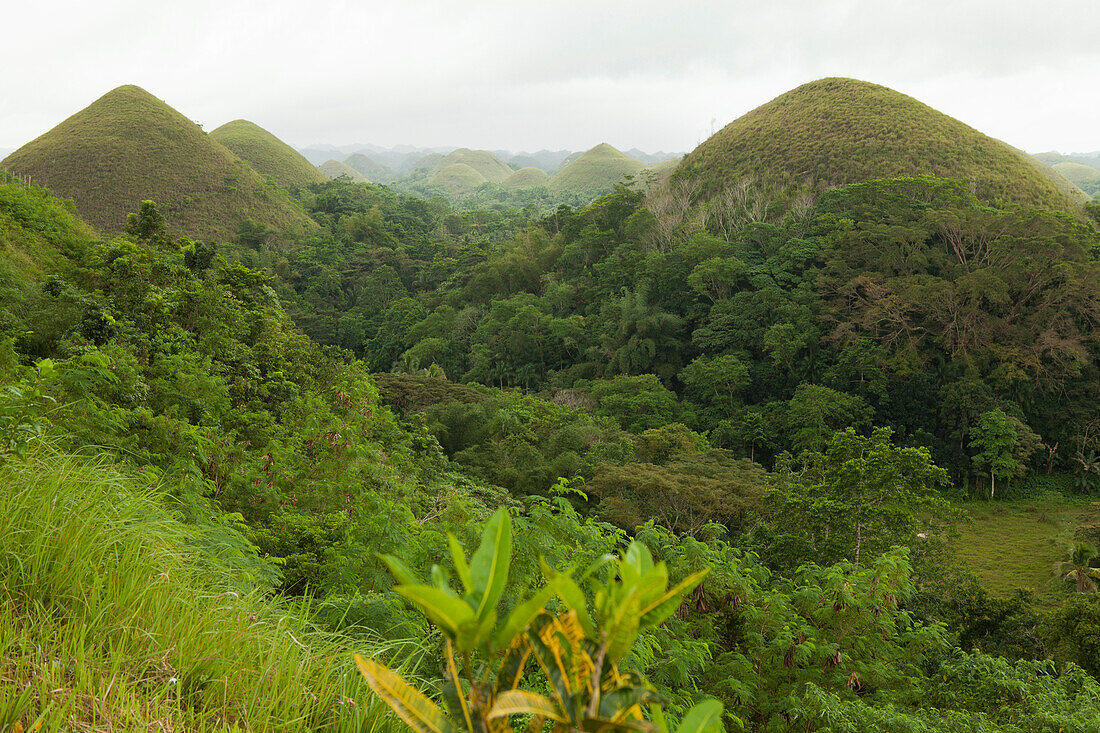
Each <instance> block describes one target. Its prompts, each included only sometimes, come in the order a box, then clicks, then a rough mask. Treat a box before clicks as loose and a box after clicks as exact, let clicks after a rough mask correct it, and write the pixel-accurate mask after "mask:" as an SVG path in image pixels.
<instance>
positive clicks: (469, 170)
mask: <svg viewBox="0 0 1100 733" xmlns="http://www.w3.org/2000/svg"><path fill="white" fill-rule="evenodd" d="M428 183H430V184H432V185H433V186H441V187H443V188H445V189H447V190H448V191H450V192H451V193H465V192H466V191H470V190H472V189H474V188H477V187H478V186H480V185H481V184H483V183H486V178H485V176H483V175H481V173H479V172H478V171H477V170H476V169H474V168H473V167H472V166H469V165H467V164H466V163H452V164H450V165H448V166H445V167H443V168H441V169H439V170H438V171H436V172H435V174H433V175H432V177H431V178H429V179H428Z"/></svg>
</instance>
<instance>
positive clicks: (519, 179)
mask: <svg viewBox="0 0 1100 733" xmlns="http://www.w3.org/2000/svg"><path fill="white" fill-rule="evenodd" d="M549 182H550V175H549V174H548V173H547V172H546V171H544V170H542V169H540V168H535V167H534V166H528V167H526V168H520V169H519V170H518V171H516V172H515V173H513V174H512V175H510V176H508V177H507V178H505V179H504V185H505V186H509V187H510V188H533V187H534V186H545V185H547V184H548V183H549Z"/></svg>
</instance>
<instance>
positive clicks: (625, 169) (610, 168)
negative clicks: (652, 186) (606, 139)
mask: <svg viewBox="0 0 1100 733" xmlns="http://www.w3.org/2000/svg"><path fill="white" fill-rule="evenodd" d="M644 169H645V165H644V164H643V163H640V162H639V161H637V160H634V159H633V158H631V157H629V156H627V155H625V154H623V153H621V152H619V151H618V150H616V149H615V148H613V147H611V146H610V145H608V144H607V143H600V144H599V145H597V146H596V147H594V148H592V149H591V150H589V151H588V152H586V153H584V154H583V155H581V156H580V157H578V158H576V159H575V160H573V161H572V162H570V163H568V164H567V165H566V166H565V167H564V168H562V169H561V170H560V171H558V172H557V174H555V175H554V177H553V178H551V179H550V184H549V188H550V191H551V192H552V193H567V194H575V195H593V196H597V195H599V194H602V193H606V192H608V191H610V190H611V189H612V188H614V187H615V184H616V183H618V182H619V181H621V180H622V178H623V176H628V175H629V176H633V175H638V174H639V173H641V172H642V171H643V170H644Z"/></svg>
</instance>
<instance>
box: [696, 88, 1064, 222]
mask: <svg viewBox="0 0 1100 733" xmlns="http://www.w3.org/2000/svg"><path fill="white" fill-rule="evenodd" d="M1040 166H1042V164H1041V163H1038V162H1036V161H1034V160H1033V159H1031V158H1030V156H1027V155H1025V154H1023V153H1021V152H1020V151H1018V150H1015V149H1014V148H1012V147H1010V146H1008V145H1006V144H1005V143H1003V142H1001V141H1000V140H995V139H993V138H991V137H988V136H986V135H983V134H982V133H980V132H978V131H977V130H975V129H973V128H971V127H969V126H967V125H965V124H963V123H962V122H959V121H958V120H956V119H953V118H951V117H948V116H947V115H945V114H942V113H941V112H937V111H936V110H934V109H932V108H931V107H929V106H927V105H925V104H923V103H921V102H919V101H917V100H916V99H913V98H912V97H908V96H906V95H904V94H901V93H899V92H896V91H894V90H892V89H888V88H886V87H883V86H879V85H877V84H870V83H868V82H864V81H857V80H855V79H840V78H829V79H821V80H819V81H814V82H811V83H809V84H804V85H802V86H800V87H798V88H797V89H794V90H792V91H789V92H787V93H786V94H783V95H781V96H779V97H777V98H775V99H773V100H772V101H770V102H768V103H767V104H764V105H762V106H760V107H757V108H756V109H754V110H753V111H751V112H749V113H747V114H745V115H743V116H742V117H739V118H738V119H736V120H734V121H733V122H731V123H730V124H728V125H726V127H724V128H722V130H720V131H719V132H717V133H715V134H714V135H712V136H711V137H710V138H709V139H708V140H706V141H705V142H703V144H701V145H700V146H699V147H697V148H696V149H695V150H694V151H693V152H691V153H690V154H689V155H687V156H686V157H685V159H684V162H683V163H682V164H681V166H680V168H679V169H678V170H677V172H676V174H675V175H677V176H684V177H691V178H697V179H699V180H700V181H701V182H702V183H703V185H704V188H705V189H708V190H715V189H718V188H721V187H722V186H723V185H726V184H727V183H729V182H730V181H733V180H735V179H737V178H740V177H743V176H756V177H763V178H771V179H778V180H780V181H791V182H794V183H799V184H809V185H811V186H815V187H828V186H836V185H843V184H847V183H856V182H859V181H864V180H868V179H873V178H892V177H898V176H912V175H935V176H942V177H947V178H959V179H964V180H969V181H972V182H973V184H974V187H975V191H976V193H977V194H978V195H979V196H980V197H981V198H983V199H986V200H989V201H995V202H1005V203H1023V204H1037V205H1042V206H1047V207H1051V208H1060V209H1071V208H1074V206H1075V204H1076V203H1079V202H1081V201H1082V200H1083V198H1084V197H1083V196H1082V195H1081V194H1080V192H1074V189H1073V187H1072V186H1071V185H1068V184H1062V185H1061V186H1059V185H1057V184H1055V183H1054V182H1053V180H1052V176H1053V177H1055V178H1056V177H1057V174H1056V173H1053V172H1050V173H1047V172H1045V171H1042V170H1041V169H1040ZM1044 173H1045V175H1044ZM1067 192H1069V193H1067Z"/></svg>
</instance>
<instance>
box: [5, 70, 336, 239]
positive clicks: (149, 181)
mask: <svg viewBox="0 0 1100 733" xmlns="http://www.w3.org/2000/svg"><path fill="white" fill-rule="evenodd" d="M0 167H2V168H6V169H8V170H10V171H13V172H15V173H20V174H26V175H30V176H33V178H34V180H35V182H36V183H39V184H41V185H44V186H46V187H47V188H49V189H50V190H51V191H53V192H54V193H55V194H56V195H58V196H61V197H65V198H71V199H73V201H74V202H75V204H76V208H77V211H78V212H79V213H80V215H81V216H82V217H83V218H84V219H85V220H87V221H88V222H89V223H91V224H92V225H94V226H96V227H98V228H99V229H101V230H103V231H105V232H115V231H118V230H120V229H121V228H122V226H123V225H124V224H125V222H126V215H127V214H128V213H129V212H132V211H137V209H138V206H139V204H140V203H141V201H142V200H144V199H153V200H154V201H156V202H157V204H158V205H159V207H160V211H161V213H163V214H164V216H165V219H166V220H167V222H168V225H169V227H170V229H171V230H172V232H173V233H174V234H187V235H190V236H194V237H199V238H202V239H220V240H228V239H231V238H232V237H233V236H234V235H235V233H236V231H237V227H238V225H239V224H240V223H241V221H243V220H245V219H252V220H254V221H255V222H257V223H259V224H263V225H265V226H268V227H270V228H271V229H273V230H275V231H277V232H280V233H284V234H287V235H289V236H291V237H294V236H298V235H301V234H303V233H305V232H307V231H310V230H312V229H313V228H314V227H315V226H316V225H315V224H314V223H313V221H312V220H311V219H309V217H307V216H306V215H305V214H304V213H303V212H302V211H301V209H300V208H298V206H297V205H296V204H295V203H294V202H293V201H292V200H291V199H290V197H289V196H288V195H287V194H286V192H285V191H282V190H281V189H279V188H278V187H276V186H274V185H272V184H270V183H269V182H267V181H266V180H264V179H263V178H262V177H261V176H260V175H259V174H258V173H256V172H255V171H253V170H252V168H250V167H249V166H248V165H247V164H246V163H244V161H242V160H241V159H240V158H238V157H237V156H236V155H234V154H233V153H231V152H230V151H229V150H228V149H227V148H225V147H224V146H223V145H221V144H220V143H218V142H217V141H215V140H213V139H211V138H210V136H208V135H206V134H205V133H204V132H203V131H202V129H201V128H200V127H199V126H198V125H196V124H195V123H194V122H193V121H191V120H189V119H188V118H186V117H184V116H183V115H182V114H180V113H179V112H177V111H176V110H174V109H172V108H171V107H169V106H168V105H167V104H165V103H164V102H162V101H161V100H159V99H157V98H156V97H154V96H153V95H151V94H149V93H148V92H146V91H145V90H144V89H141V88H139V87H136V86H129V85H128V86H122V87H119V88H117V89H115V90H113V91H111V92H108V93H107V94H105V95H104V96H103V97H101V98H99V99H98V100H96V101H95V102H93V103H92V104H91V105H89V106H88V107H86V108H85V109H83V110H81V111H80V112H77V113H76V114H75V115H73V116H72V117H70V118H68V119H67V120H65V121H64V122H62V123H61V124H59V125H57V126H56V127H54V128H53V129H52V130H50V131H49V132H47V133H45V134H44V135H41V136H40V137H38V138H35V139H34V140H32V141H31V142H29V143H27V144H26V145H24V146H23V147H21V148H19V150H16V151H15V152H14V153H12V154H11V155H9V156H8V157H7V158H5V159H4V160H3V161H2V162H0Z"/></svg>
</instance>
